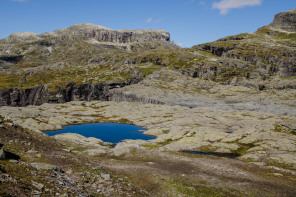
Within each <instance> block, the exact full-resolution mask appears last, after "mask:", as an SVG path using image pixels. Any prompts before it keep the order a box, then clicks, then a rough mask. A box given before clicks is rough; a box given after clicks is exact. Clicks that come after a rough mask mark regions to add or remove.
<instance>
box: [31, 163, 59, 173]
mask: <svg viewBox="0 0 296 197" xmlns="http://www.w3.org/2000/svg"><path fill="white" fill-rule="evenodd" d="M31 166H32V167H34V168H36V169H38V170H40V169H42V170H53V171H57V172H63V171H62V170H61V169H60V168H59V167H58V166H56V165H51V164H47V163H31Z"/></svg>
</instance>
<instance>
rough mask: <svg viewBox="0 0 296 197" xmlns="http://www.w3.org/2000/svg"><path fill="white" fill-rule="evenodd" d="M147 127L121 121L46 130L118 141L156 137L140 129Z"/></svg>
mask: <svg viewBox="0 0 296 197" xmlns="http://www.w3.org/2000/svg"><path fill="white" fill-rule="evenodd" d="M141 130H142V131H144V130H146V129H144V128H141V127H138V126H135V125H130V124H119V123H89V124H81V125H72V126H67V127H63V129H62V130H60V131H50V132H45V133H46V134H47V135H49V136H54V135H58V134H62V133H77V134H80V135H83V136H85V137H95V138H98V139H101V140H103V141H104V142H111V143H118V142H120V141H122V140H125V139H133V140H137V139H141V140H151V139H155V137H151V136H147V135H144V134H143V133H142V132H140V131H141Z"/></svg>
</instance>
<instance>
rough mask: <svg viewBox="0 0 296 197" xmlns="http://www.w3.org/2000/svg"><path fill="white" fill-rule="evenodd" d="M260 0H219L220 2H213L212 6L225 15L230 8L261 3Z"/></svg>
mask: <svg viewBox="0 0 296 197" xmlns="http://www.w3.org/2000/svg"><path fill="white" fill-rule="evenodd" d="M262 1H263V0H221V1H220V2H214V3H213V6H212V7H213V8H214V9H219V10H220V14H222V15H225V14H227V13H228V12H229V10H230V9H235V8H242V7H245V6H256V5H261V4H262Z"/></svg>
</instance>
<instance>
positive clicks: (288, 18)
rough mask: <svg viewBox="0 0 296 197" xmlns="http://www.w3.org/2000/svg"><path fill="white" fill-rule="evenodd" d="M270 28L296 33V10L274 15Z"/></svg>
mask: <svg viewBox="0 0 296 197" xmlns="http://www.w3.org/2000/svg"><path fill="white" fill-rule="evenodd" d="M270 26H272V27H275V28H281V29H284V30H286V31H296V9H292V10H289V11H287V12H281V13H279V14H277V15H275V17H274V20H273V21H272V23H271V24H270Z"/></svg>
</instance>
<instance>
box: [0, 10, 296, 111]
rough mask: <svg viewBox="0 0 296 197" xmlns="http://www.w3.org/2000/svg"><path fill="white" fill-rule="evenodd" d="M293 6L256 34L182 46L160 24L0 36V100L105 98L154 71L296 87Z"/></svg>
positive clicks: (82, 27) (23, 102)
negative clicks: (145, 27) (158, 27)
mask: <svg viewBox="0 0 296 197" xmlns="http://www.w3.org/2000/svg"><path fill="white" fill-rule="evenodd" d="M294 26H295V9H294V10H290V11H288V12H284V13H280V14H278V15H276V16H275V20H274V21H273V22H272V23H271V24H270V25H268V26H265V27H262V28H260V29H258V31H256V32H255V33H251V34H239V35H236V36H229V37H226V38H222V39H219V40H218V41H215V42H211V43H205V44H201V45H196V46H194V47H192V49H181V48H179V47H178V46H176V45H175V44H174V43H173V42H170V35H169V33H168V32H165V31H163V30H119V31H116V30H111V29H108V28H105V27H102V26H98V25H93V24H78V25H74V26H71V27H69V28H67V29H64V30H56V31H54V32H52V33H43V34H34V33H16V34H12V35H10V36H9V37H7V38H5V39H2V40H0V77H1V81H0V106H1V105H12V106H16V105H18V106H25V105H28V104H34V105H36V104H37V105H38V104H42V103H44V102H54V103H56V102H58V103H59V102H67V101H72V100H98V99H99V100H110V97H112V93H111V92H110V91H109V90H110V89H113V88H117V87H123V86H126V85H131V84H135V83H138V82H139V81H142V80H143V79H144V78H145V77H146V76H148V75H150V74H152V73H154V72H155V71H159V70H163V69H164V70H167V71H168V72H169V71H177V72H180V73H181V74H183V75H187V76H189V77H192V78H200V79H202V80H211V81H213V82H216V83H220V84H224V85H225V84H232V85H239V86H246V87H250V88H255V89H258V90H264V89H287V88H288V89H295V87H296V85H295V84H296V82H295V73H296V65H295V62H296V47H295V46H296V32H295V31H294V29H293V27H294Z"/></svg>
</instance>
